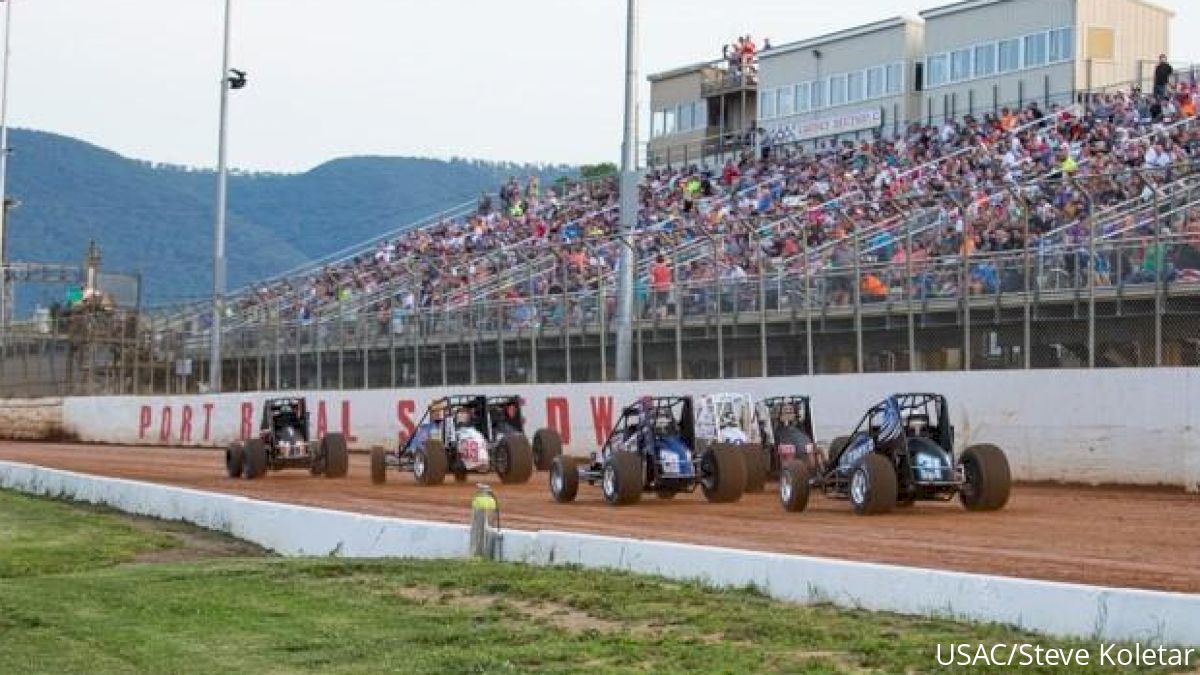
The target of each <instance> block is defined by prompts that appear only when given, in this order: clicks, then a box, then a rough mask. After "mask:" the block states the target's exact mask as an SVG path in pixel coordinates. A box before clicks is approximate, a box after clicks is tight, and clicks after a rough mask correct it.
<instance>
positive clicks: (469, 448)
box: [458, 438, 481, 462]
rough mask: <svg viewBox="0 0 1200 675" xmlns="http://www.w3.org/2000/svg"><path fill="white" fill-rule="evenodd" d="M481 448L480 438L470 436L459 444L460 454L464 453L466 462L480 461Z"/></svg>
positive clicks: (463, 456) (463, 457)
mask: <svg viewBox="0 0 1200 675" xmlns="http://www.w3.org/2000/svg"><path fill="white" fill-rule="evenodd" d="M480 450H481V448H480V443H479V440H478V439H475V438H468V439H465V440H463V442H462V444H460V445H459V448H458V454H460V455H462V459H463V461H464V462H478V461H479V451H480Z"/></svg>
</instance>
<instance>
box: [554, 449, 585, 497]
mask: <svg viewBox="0 0 1200 675" xmlns="http://www.w3.org/2000/svg"><path fill="white" fill-rule="evenodd" d="M577 494H579V466H578V465H577V464H576V463H575V458H574V457H567V456H566V455H559V456H557V457H555V458H554V459H553V460H551V461H550V496H552V497H554V501H556V502H559V503H560V504H566V503H568V502H573V501H575V495H577Z"/></svg>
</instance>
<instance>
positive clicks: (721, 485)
mask: <svg viewBox="0 0 1200 675" xmlns="http://www.w3.org/2000/svg"><path fill="white" fill-rule="evenodd" d="M700 474H701V478H700V488H701V489H702V490H703V491H704V498H705V499H707V500H708V501H710V502H713V503H717V504H721V503H728V502H736V501H737V500H739V499H741V498H742V492H743V491H744V490H745V488H746V457H745V455H744V454H743V453H742V452H741V449H740V448H737V447H731V446H727V445H713V446H710V447H709V449H708V450H705V451H704V454H703V455H701V457H700Z"/></svg>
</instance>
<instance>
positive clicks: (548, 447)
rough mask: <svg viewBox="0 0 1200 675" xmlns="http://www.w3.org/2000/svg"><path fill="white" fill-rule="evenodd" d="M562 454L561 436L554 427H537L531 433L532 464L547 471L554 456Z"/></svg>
mask: <svg viewBox="0 0 1200 675" xmlns="http://www.w3.org/2000/svg"><path fill="white" fill-rule="evenodd" d="M561 454H562V436H559V435H558V432H557V431H555V430H554V429H538V430H537V432H536V433H535V434H534V435H533V466H534V468H536V469H537V470H538V471H549V470H550V465H551V464H553V463H554V458H555V457H558V456H559V455H561Z"/></svg>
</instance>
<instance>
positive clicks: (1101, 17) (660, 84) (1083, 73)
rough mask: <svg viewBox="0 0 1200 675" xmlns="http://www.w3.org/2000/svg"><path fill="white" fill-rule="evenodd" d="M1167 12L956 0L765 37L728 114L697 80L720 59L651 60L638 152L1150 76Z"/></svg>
mask: <svg viewBox="0 0 1200 675" xmlns="http://www.w3.org/2000/svg"><path fill="white" fill-rule="evenodd" d="M1173 16H1174V14H1173V13H1172V12H1171V11H1170V10H1167V9H1164V8H1162V7H1159V6H1157V5H1154V4H1152V3H1150V2H1147V1H1146V0H964V1H962V2H957V3H954V4H950V5H945V6H942V7H937V8H933V9H928V10H925V11H923V12H921V13H920V16H919V18H908V17H895V18H892V19H887V20H884V21H878V22H875V23H871V24H867V25H864V26H859V27H856V28H849V29H846V30H842V31H838V32H835V33H830V34H827V35H822V36H818V37H813V38H808V39H804V40H800V41H798V42H793V43H789V44H784V45H778V46H775V47H773V48H772V49H769V50H766V51H763V52H761V53H760V54H759V59H758V73H757V78H756V79H755V80H754V81H753V82H743V83H742V84H741V86H740V87H739V88H738V89H737V91H736V92H735V93H736V94H737V95H739V96H742V98H744V97H745V96H746V95H749V96H751V98H752V99H753V101H754V104H753V105H751V106H745V105H742V106H738V107H737V111H736V113H735V114H732V115H731V114H720V115H719V116H715V113H720V111H722V110H728V106H726V104H727V103H729V102H731V100H732V99H729V100H722V96H725V97H727V96H729V93H728V92H718V91H717V90H716V89H714V88H713V87H712V86H711V84H710V85H709V86H708V87H707V89H706V87H705V86H704V83H705V82H708V83H712V82H716V81H720V80H721V79H722V78H723V77H725V78H727V77H728V74H727V73H726V74H724V75H722V73H724V71H723V70H722V69H721V67H720V65H719V64H697V65H696V66H692V67H689V68H684V69H678V70H674V71H669V72H666V73H659V74H656V75H652V76H651V77H650V82H651V113H652V117H653V119H654V124H652V129H651V138H650V141H649V144H648V147H649V153H648V157H649V160H650V161H651V162H652V163H662V162H663V160H664V159H669V160H671V161H673V162H678V161H681V160H683V159H684V158H685V155H686V157H687V159H688V160H689V161H691V160H693V159H695V158H696V157H697V156H698V154H700V153H702V154H704V155H707V156H711V155H713V154H714V153H715V152H716V151H717V149H718V148H717V147H716V144H714V143H713V142H712V141H713V140H715V139H727V138H729V137H730V136H731V134H736V133H740V132H745V131H746V130H749V129H751V128H760V129H762V130H765V131H766V132H767V134H766V135H765V136H764V137H765V138H771V139H774V140H775V141H779V140H784V141H785V142H794V143H800V144H806V145H811V144H819V143H827V142H830V141H840V140H849V139H855V138H867V137H872V136H874V135H875V134H882V135H884V136H891V135H894V134H897V133H899V132H900V131H901V130H902V129H904V128H905V127H906V126H907V125H908V124H910V123H913V122H922V123H926V124H938V123H940V122H941V121H942V120H945V119H946V118H953V119H960V118H961V117H962V116H963V115H967V114H973V115H980V114H983V113H988V112H999V111H1000V110H1002V109H1003V108H1004V107H1024V106H1026V105H1028V104H1029V103H1031V102H1034V101H1036V102H1038V103H1039V104H1040V105H1042V106H1043V107H1049V106H1050V105H1053V104H1056V103H1058V104H1071V103H1073V102H1076V101H1078V100H1079V98H1080V96H1081V95H1083V94H1085V93H1088V92H1102V91H1106V90H1112V89H1114V88H1128V87H1130V86H1132V85H1134V84H1138V85H1140V86H1142V87H1143V88H1149V87H1150V86H1151V78H1152V73H1153V69H1154V65H1155V63H1156V61H1157V59H1158V55H1159V54H1168V55H1169V54H1170V49H1169V45H1170V42H1169V29H1170V21H1171V18H1172V17H1173ZM1176 65H1177V67H1178V64H1176ZM743 79H746V78H743ZM706 93H707V94H711V95H706ZM687 105H691V106H693V107H692V108H690V109H689V108H686V107H685V106H687ZM689 110H692V111H694V112H692V113H691V114H690V115H689V114H688V113H689ZM760 136H762V135H761V134H760ZM705 139H708V141H706V140H705ZM720 145H721V148H720V149H721V150H726V149H727V148H726V147H725V144H720Z"/></svg>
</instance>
